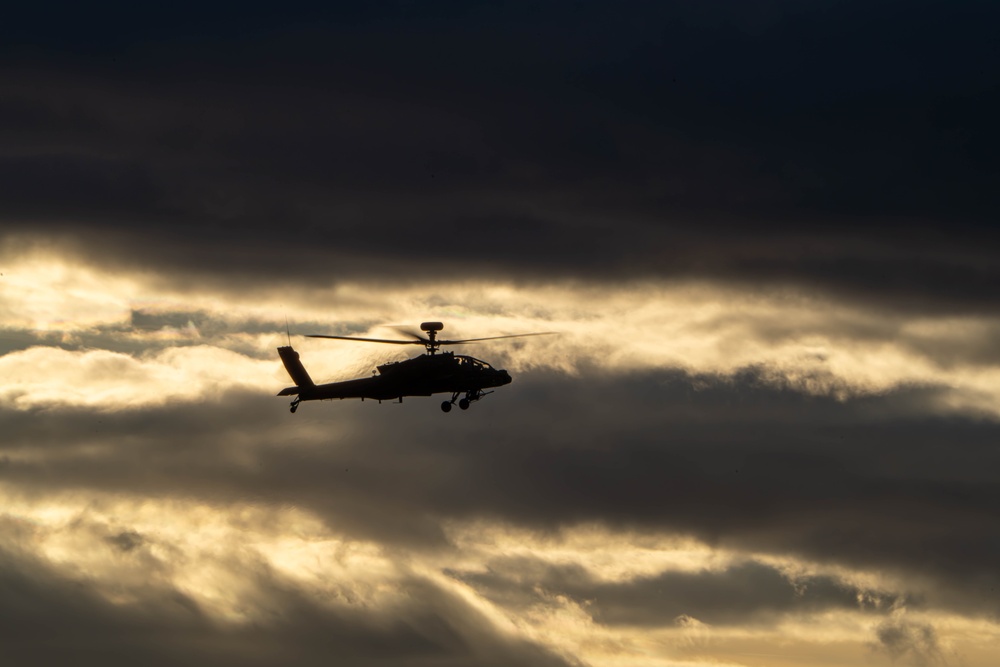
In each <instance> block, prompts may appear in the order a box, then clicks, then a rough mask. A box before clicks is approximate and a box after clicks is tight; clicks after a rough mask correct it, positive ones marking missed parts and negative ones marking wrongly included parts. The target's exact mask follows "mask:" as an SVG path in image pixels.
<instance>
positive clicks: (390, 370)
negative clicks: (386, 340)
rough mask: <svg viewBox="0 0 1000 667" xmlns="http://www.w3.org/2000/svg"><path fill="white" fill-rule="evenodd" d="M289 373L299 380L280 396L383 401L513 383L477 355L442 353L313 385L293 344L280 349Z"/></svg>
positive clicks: (390, 364)
mask: <svg viewBox="0 0 1000 667" xmlns="http://www.w3.org/2000/svg"><path fill="white" fill-rule="evenodd" d="M278 354H279V355H280V356H281V358H282V361H283V362H284V363H285V367H286V368H287V369H288V372H289V374H290V375H291V376H292V378H293V379H295V380H296V381H297V382H299V384H298V385H296V386H294V387H287V388H286V389H283V390H282V391H281V392H280V393H279V394H278V395H279V396H292V395H298V397H299V400H301V401H316V400H324V399H335V398H337V399H344V398H362V399H364V398H369V399H375V400H379V401H383V400H393V399H401V398H402V397H404V396H430V395H432V394H440V393H450V394H458V393H469V392H479V391H481V390H483V389H489V388H492V387H500V386H503V385H505V384H510V382H511V377H510V374H509V373H507V371H505V370H500V369H496V368H493V367H492V366H490V365H489V364H488V363H486V362H485V361H482V360H481V359H476V358H474V357H470V356H466V355H460V354H454V353H452V352H439V353H437V354H422V355H420V356H419V357H414V358H412V359H407V360H405V361H397V362H393V363H388V364H383V365H381V366H378V367H377V374H375V375H373V376H372V377H366V378H358V379H356V380H346V381H344V382H330V383H327V384H312V383H311V381H308V380H309V377H308V374H306V373H305V369H304V368H303V367H302V365H301V362H299V361H298V353H297V352H295V351H294V350H293V349H292V348H291V347H282V348H278Z"/></svg>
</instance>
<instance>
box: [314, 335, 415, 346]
mask: <svg viewBox="0 0 1000 667" xmlns="http://www.w3.org/2000/svg"><path fill="white" fill-rule="evenodd" d="M306 337H307V338H335V339H336V340H360V341H363V342H365V343H389V344H390V345H424V344H425V341H423V340H387V339H385V338H358V337H356V336H325V335H323V334H306Z"/></svg>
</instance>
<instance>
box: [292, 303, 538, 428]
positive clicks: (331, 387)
mask: <svg viewBox="0 0 1000 667" xmlns="http://www.w3.org/2000/svg"><path fill="white" fill-rule="evenodd" d="M420 329H421V331H423V332H424V333H426V334H427V335H426V336H422V335H420V334H417V333H413V332H410V331H405V330H400V332H401V333H403V334H405V335H407V336H410V337H411V338H413V340H392V339H384V338H360V337H357V336H327V335H323V334H308V335H307V337H308V338H332V339H335V340H352V341H362V342H368V343H385V344H389V345H423V346H424V347H425V348H426V350H427V351H426V353H424V354H421V355H420V356H418V357H413V358H412V359H406V360H403V361H394V362H390V363H386V364H382V365H381V366H377V367H376V368H377V371H373V372H372V377H368V378H358V379H356V380H346V381H344V382H330V383H327V384H316V383H314V382H313V381H312V378H311V377H309V373H307V372H306V369H305V366H303V365H302V361H301V360H300V359H299V353H298V352H296V351H295V350H294V349H293V348H292V345H291V340H289V344H288V345H285V346H282V347H279V348H278V356H279V357H281V362H282V364H284V366H285V370H287V371H288V374H289V375H290V376H291V378H292V380H294V381H295V383H296V384H295V386H294V387H286V388H285V389H282V390H281V391H280V392H278V396H295V398H294V399H293V400H292V403H291V406H290V407H289V411H290V412H292V413H294V412H295V411H296V410H297V409H298V407H299V404H300V403H301V402H302V401H323V400H332V399H335V398H337V399H345V398H360V399H361V400H362V401H363V400H365V399H366V398H370V399H374V400H377V401H378V402H379V403H381V402H382V401H386V400H395V399H398V400H399V402H400V403H402V402H403V397H404V396H431V395H432V394H451V400H445V401H443V402H442V403H441V410H442V411H443V412H451V408H452V406H453V405H455V402H456V401H457V402H458V407H459V408H461V409H462V410H468V409H469V406H470V405H472V403H474V402H476V401H478V400H481V399H482V398H483V397H484V396H487V395H489V394H492V393H493V391H485V390H487V389H492V388H494V387H502V386H503V385H505V384H510V382H511V377H510V373H508V372H507V371H505V370H500V369H496V368H493V367H492V366H491V365H490V364H488V363H487V362H485V361H483V360H482V359H476V358H475V357H470V356H467V355H464V354H455V353H454V352H442V351H441V349H440V348H441V346H442V345H461V344H465V343H475V342H479V341H484V340H497V339H500V338H521V337H524V336H548V335H552V334H554V333H556V332H554V331H543V332H537V333H523V334H510V335H507V336H487V337H485V338H464V339H461V340H439V339H438V337H437V335H438V332H440V331H441V330H442V329H444V325H443V324H442V323H441V322H423V323H422V324H421V325H420ZM460 397H461V398H460Z"/></svg>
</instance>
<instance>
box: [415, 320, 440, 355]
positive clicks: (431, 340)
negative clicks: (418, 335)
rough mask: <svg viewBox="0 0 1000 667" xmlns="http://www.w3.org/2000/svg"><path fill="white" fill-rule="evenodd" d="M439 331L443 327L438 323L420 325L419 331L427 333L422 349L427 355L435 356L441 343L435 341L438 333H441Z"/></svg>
mask: <svg viewBox="0 0 1000 667" xmlns="http://www.w3.org/2000/svg"><path fill="white" fill-rule="evenodd" d="M441 329H444V325H443V324H442V323H440V322H423V323H421V325H420V330H421V331H424V332H426V333H427V339H426V340H425V341H424V347H426V348H427V354H429V355H431V356H434V355H435V354H437V352H438V349H439V348H440V347H441V343H439V342H438V339H437V334H438V331H441Z"/></svg>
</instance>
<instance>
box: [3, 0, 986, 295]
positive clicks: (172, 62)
mask: <svg viewBox="0 0 1000 667" xmlns="http://www.w3.org/2000/svg"><path fill="white" fill-rule="evenodd" d="M21 11H28V10H21ZM28 13H29V15H30V14H31V12H30V11H28ZM75 15H76V13H74V12H73V11H69V12H67V13H66V14H65V16H67V17H69V16H75ZM181 17H183V20H182V19H181ZM996 18H997V16H996V10H995V9H994V8H992V7H990V6H987V5H986V4H984V3H974V2H965V3H956V4H955V5H949V6H948V7H942V6H939V5H932V4H928V3H918V4H917V5H912V4H910V5H907V6H906V7H905V8H903V7H901V6H899V5H897V4H896V3H893V2H880V3H875V4H872V3H860V2H838V3H834V2H831V3H823V4H822V6H820V5H816V4H815V3H813V4H812V5H810V6H809V7H808V8H804V7H802V6H801V5H800V4H799V3H793V2H775V3H768V4H767V5H766V6H764V5H755V6H754V7H753V8H748V7H746V6H744V5H743V4H742V3H729V2H727V3H721V4H719V3H714V4H713V6H712V8H711V9H710V10H709V9H707V8H700V7H693V6H690V5H689V4H688V3H626V4H625V5H623V6H620V7H619V6H615V7H614V8H613V9H612V8H611V7H605V6H598V5H593V4H587V3H554V4H547V5H546V6H545V7H542V8H539V7H535V6H528V5H521V4H519V3H514V4H511V5H504V7H503V8H490V7H486V6H469V7H467V6H465V5H461V6H459V5H457V4H451V3H443V4H440V5H433V6H431V5H427V6H425V5H424V3H421V5H420V6H419V7H416V6H413V5H409V4H406V3H399V4H393V5H391V7H389V8H387V9H386V10H385V11H379V12H368V11H364V10H350V11H348V10H344V9H343V8H340V7H339V6H338V7H337V8H335V9H327V10H313V9H306V8H300V9H299V10H295V9H292V8H289V9H288V10H287V12H286V13H284V14H281V15H275V14H274V13H273V12H272V10H270V9H267V8H264V7H252V8H246V7H242V6H241V7H240V11H239V12H231V11H228V10H226V11H208V12H205V11H204V9H203V8H198V11H196V12H183V11H178V12H177V13H176V14H174V13H170V14H169V15H166V16H164V15H160V13H158V12H146V11H145V10H144V11H136V10H135V9H123V11H121V12H118V13H116V14H115V16H114V18H112V19H111V20H107V21H105V20H102V19H100V18H98V17H97V16H96V15H95V16H94V17H90V18H88V17H82V18H81V19H80V20H81V21H83V24H82V25H83V26H86V29H79V28H80V27H81V26H79V25H76V24H74V28H75V29H74V30H73V32H72V35H70V36H67V35H63V34H62V33H61V32H60V30H58V29H54V28H53V29H49V28H48V26H49V23H48V22H46V23H45V25H46V26H47V30H46V32H45V33H42V34H35V33H34V32H32V30H31V29H30V26H31V25H33V22H32V20H31V19H30V16H29V18H28V19H26V20H25V21H22V22H21V23H20V24H19V28H18V32H17V33H16V34H11V35H10V39H9V40H7V41H6V42H5V43H6V47H5V48H6V49H7V51H8V53H9V54H10V55H11V57H10V58H9V62H8V65H7V66H6V67H5V69H4V82H3V88H4V95H3V103H2V104H0V118H2V119H3V121H4V122H3V123H2V124H0V126H2V127H4V128H5V129H4V130H3V132H4V138H5V141H4V145H5V146H6V148H5V150H4V151H3V155H0V175H2V176H3V177H2V178H0V183H2V184H3V185H2V186H0V188H2V190H0V200H2V201H3V204H4V210H5V216H6V218H7V220H8V221H9V223H10V224H11V225H14V224H25V223H30V224H31V231H32V233H34V234H38V235H42V236H45V235H55V236H59V235H65V236H67V237H69V238H77V239H78V240H79V242H80V243H82V244H83V245H84V246H85V247H86V248H87V252H89V253H95V254H98V255H99V256H101V257H104V258H105V260H107V261H110V260H111V259H113V260H114V261H117V262H131V263H134V264H136V265H142V266H145V265H148V264H150V263H152V264H153V265H155V266H161V267H166V266H172V267H175V268H181V269H183V270H186V271H191V272H194V273H197V274H199V275H201V276H205V275H216V276H222V277H225V276H229V277H232V276H233V275H234V274H235V275H236V276H237V279H238V280H240V281H245V280H247V279H248V277H249V278H250V279H253V280H261V281H266V282H275V281H278V282H284V281H289V282H295V281H301V280H303V279H306V278H307V277H308V278H310V279H312V280H322V281H330V280H334V279H338V278H343V277H345V276H346V275H353V276H360V277H375V278H378V277H383V278H399V277H401V276H406V277H409V278H413V277H416V276H423V277H442V276H443V277H459V276H463V275H469V274H473V275H486V276H507V277H510V276H515V277H521V278H525V277H535V278H538V277H546V278H551V277H577V278H579V277H587V278H598V277H604V278H618V277H623V276H634V275H642V276H650V275H653V276H676V275H702V276H703V275H710V276H715V277H724V278H731V279H737V280H754V281H765V282H768V283H769V282H773V281H778V282H793V283H800V282H801V283H805V284H807V285H810V286H815V287H818V288H821V289H833V290H839V291H842V292H844V293H847V294H850V295H852V296H855V297H863V298H880V299H881V300H882V301H885V302H890V303H896V304H898V305H900V306H906V307H911V308H918V309H919V308H930V307H933V308H938V309H941V308H945V309H952V310H979V309H983V308H994V307H995V306H996V303H995V300H994V299H995V293H996V290H994V289H992V287H993V285H994V284H995V283H996V282H997V276H996V272H995V264H996V263H995V262H993V261H992V259H993V256H992V255H993V253H992V251H991V250H990V248H993V247H995V246H996V240H997V239H996V234H995V232H994V230H993V225H992V224H991V221H992V220H993V219H994V218H995V217H996V214H997V213H998V209H997V206H996V198H995V197H994V196H993V194H992V193H993V192H994V191H995V190H996V186H997V182H996V179H997V170H996V168H995V165H994V164H993V162H992V161H991V157H990V156H992V155H993V154H995V152H996V151H995V150H992V147H995V146H996V145H997V142H998V137H997V130H996V127H995V124H994V123H993V120H992V119H993V118H995V117H996V116H997V115H998V113H997V112H998V109H1000V107H998V105H1000V92H998V89H997V88H996V85H995V81H996V75H997V74H998V72H1000V57H998V54H997V52H996V50H995V49H993V48H992V47H990V46H988V45H989V44H990V43H991V39H990V37H991V35H990V34H989V33H987V32H986V31H985V30H986V29H985V27H984V26H988V25H992V24H993V23H995V19H996ZM38 25H39V26H40V25H41V24H38ZM25 26H28V29H27V32H24V29H25V28H24V27H25ZM126 26H128V28H127V29H126ZM958 35H961V38H960V39H959V38H958V37H957V36H958ZM81 224H86V225H87V226H88V233H87V234H86V235H82V234H80V233H79V229H80V227H79V225H81ZM751 230H752V232H751ZM358 257H363V258H364V259H365V261H363V262H357V263H352V262H350V261H349V259H350V258H358Z"/></svg>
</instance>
